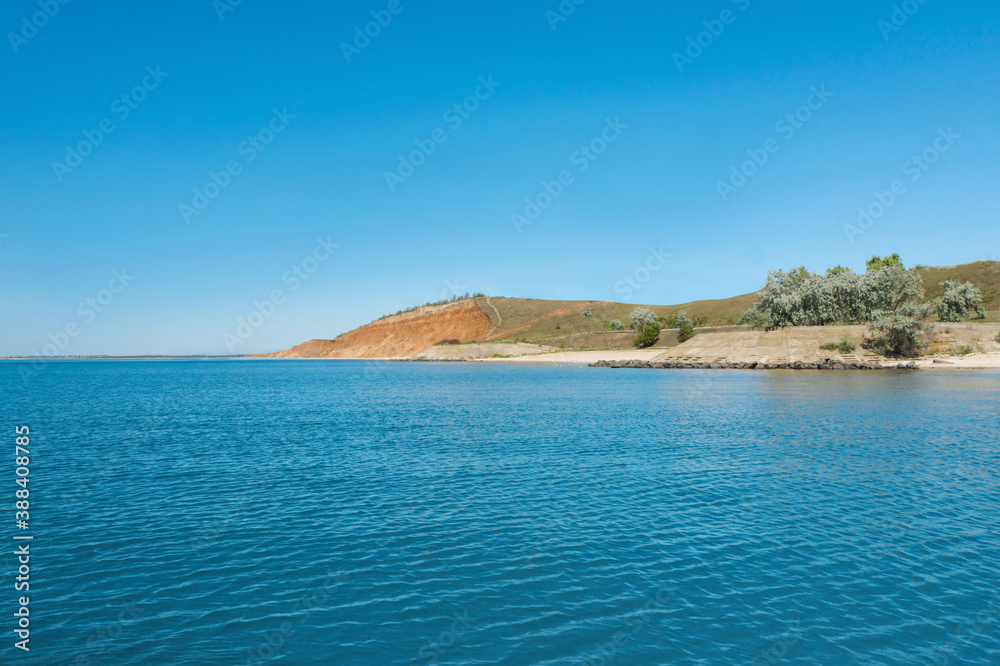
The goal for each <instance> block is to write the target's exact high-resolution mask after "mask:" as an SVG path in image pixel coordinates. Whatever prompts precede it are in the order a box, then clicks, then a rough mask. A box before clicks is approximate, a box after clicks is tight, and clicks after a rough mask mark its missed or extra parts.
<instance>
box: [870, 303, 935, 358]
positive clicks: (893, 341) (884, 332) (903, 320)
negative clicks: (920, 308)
mask: <svg viewBox="0 0 1000 666" xmlns="http://www.w3.org/2000/svg"><path fill="white" fill-rule="evenodd" d="M868 328H869V329H870V330H871V331H872V332H873V333H877V334H878V335H876V336H875V337H874V338H872V339H871V341H870V343H869V344H870V346H871V348H872V349H874V350H875V351H876V352H878V353H879V354H881V355H883V356H906V357H912V356H916V355H917V352H918V351H919V350H920V346H921V345H920V335H921V334H922V333H923V331H924V324H923V322H921V321H920V320H919V319H916V318H915V317H913V316H909V315H908V314H907V313H900V312H881V313H877V314H876V315H875V317H874V318H873V319H872V321H871V323H870V324H868Z"/></svg>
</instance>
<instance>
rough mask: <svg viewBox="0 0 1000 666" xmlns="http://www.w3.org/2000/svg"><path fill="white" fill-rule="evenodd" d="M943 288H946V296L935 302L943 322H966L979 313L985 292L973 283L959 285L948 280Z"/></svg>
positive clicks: (935, 307)
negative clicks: (975, 313)
mask: <svg viewBox="0 0 1000 666" xmlns="http://www.w3.org/2000/svg"><path fill="white" fill-rule="evenodd" d="M941 286H942V287H944V295H942V296H941V297H940V298H938V299H937V300H936V301H934V310H935V312H937V315H938V317H940V319H941V321H965V320H966V319H968V318H969V317H970V316H971V314H972V312H977V313H978V312H979V307H981V306H980V303H982V302H983V292H981V291H979V290H978V289H976V287H975V286H974V285H973V284H972V283H971V282H966V283H965V284H958V283H957V282H952V281H951V280H946V281H944V282H942V283H941ZM984 312H985V311H984Z"/></svg>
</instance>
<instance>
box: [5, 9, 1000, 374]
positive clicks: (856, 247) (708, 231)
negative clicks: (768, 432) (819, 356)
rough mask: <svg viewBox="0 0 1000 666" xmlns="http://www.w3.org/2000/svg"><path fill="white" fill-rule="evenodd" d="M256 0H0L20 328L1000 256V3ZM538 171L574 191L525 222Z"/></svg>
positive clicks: (568, 291) (201, 331) (269, 340)
mask: <svg viewBox="0 0 1000 666" xmlns="http://www.w3.org/2000/svg"><path fill="white" fill-rule="evenodd" d="M229 1H231V0H219V1H218V2H215V3H213V2H212V1H211V0H197V1H194V0H178V1H174V2H169V3H167V2H158V3H143V4H141V5H137V4H136V3H125V2H102V3H84V2H80V1H79V0H77V1H76V2H73V1H70V2H68V4H65V5H60V4H58V2H57V1H56V0H51V3H47V2H46V1H45V0H43V1H42V2H41V3H39V2H37V1H36V2H29V1H26V0H12V1H11V2H8V3H6V4H5V5H4V8H3V9H2V10H0V27H2V31H3V33H4V34H5V35H6V36H5V39H4V40H3V41H4V43H3V44H0V59H2V61H3V62H2V63H0V65H2V67H0V83H2V87H3V90H4V91H5V93H6V96H5V97H6V101H5V104H4V105H3V107H2V111H0V114H2V118H0V120H2V121H0V149H2V154H3V157H2V160H0V285H2V290H0V318H2V321H3V325H2V328H0V355H15V354H30V353H32V352H33V351H35V352H36V353H46V348H45V345H47V344H49V345H58V347H59V352H60V353H62V354H92V353H98V354H100V353H104V354H141V353H170V354H185V353H228V352H229V351H230V349H231V350H232V351H235V352H238V353H244V352H259V351H271V350H276V349H281V348H286V347H288V346H291V345H293V344H296V343H298V342H301V341H303V340H306V339H309V338H321V337H325V338H330V337H334V336H335V335H337V334H338V333H341V332H344V331H346V330H349V329H351V328H354V327H356V326H358V325H361V324H364V323H367V322H368V321H370V320H371V319H373V318H376V317H378V316H380V315H382V314H384V313H387V312H392V311H395V310H397V309H400V308H404V307H407V306H410V305H414V304H417V303H422V302H425V301H428V300H436V299H438V298H440V297H441V296H442V294H444V295H450V293H451V291H452V290H453V289H455V288H458V289H459V290H460V291H465V290H469V291H483V292H486V293H489V294H493V295H506V296H520V297H531V298H553V299H605V300H624V301H627V302H637V303H663V304H669V303H679V302H685V301H689V300H694V299H702V298H722V297H727V296H730V295H734V294H737V293H745V292H747V291H752V290H755V289H757V288H759V287H760V286H761V285H762V283H763V279H764V276H765V274H766V271H767V270H768V269H770V268H778V267H789V266H792V265H798V264H803V263H804V264H805V265H806V266H808V267H810V268H812V269H814V270H821V269H823V268H825V267H827V266H832V265H836V264H843V265H849V266H855V267H863V265H864V260H865V259H866V258H868V257H870V256H871V255H872V254H873V253H879V254H888V253H891V252H899V253H901V254H902V255H903V257H904V259H905V260H906V261H907V262H908V263H910V264H917V263H922V264H954V263H963V262H967V261H974V260H977V259H984V258H996V256H997V244H998V240H1000V230H998V229H1000V226H998V224H997V211H998V210H1000V188H997V187H996V183H997V182H998V181H1000V160H998V159H997V155H1000V135H998V127H1000V109H998V103H1000V89H998V88H1000V82H998V80H997V76H996V73H997V66H998V63H1000V35H998V28H1000V20H998V18H1000V16H998V14H1000V8H998V7H997V5H996V4H995V3H987V2H966V3H946V2H943V1H942V0H928V1H927V2H926V3H924V4H921V3H920V2H918V1H917V0H911V5H908V6H907V7H906V9H910V10H911V12H912V14H907V13H902V14H900V13H898V12H897V14H896V16H895V17H894V16H893V14H894V9H893V3H892V2H888V1H887V2H871V1H869V2H860V1H847V2H840V3H822V4H820V3H793V2H770V3H764V2H761V1H759V0H738V1H735V2H734V1H732V0H717V1H714V2H704V3H684V5H683V6H681V3H662V2H652V1H649V2H632V3H625V4H624V5H623V3H610V2H606V1H602V0H587V1H586V2H583V4H581V5H579V6H577V5H575V4H573V3H572V2H568V3H563V9H564V10H565V9H567V8H569V7H573V8H574V11H573V12H572V13H569V12H568V11H565V12H564V14H568V15H563V14H558V13H557V12H559V8H560V2H558V0H551V1H549V2H517V1H511V2H504V3H463V4H461V5H459V6H449V7H447V8H445V7H440V6H436V5H435V4H433V3H427V2H419V1H418V0H399V2H398V4H397V3H394V2H390V1H389V0H373V1H371V2H368V1H364V2H363V1H356V0H350V1H345V2H339V3H329V6H327V5H325V4H324V5H323V6H318V3H308V4H307V5H306V6H302V5H300V4H299V3H278V2H273V1H265V0H243V2H241V3H239V4H238V5H229V4H224V3H226V2H229ZM49 4H51V6H49ZM449 4H451V3H449ZM45 6H48V11H49V13H50V14H54V15H52V16H46V15H44V14H39V12H43V11H44V7H45ZM897 6H898V5H897ZM55 8H57V11H56V9H55ZM391 10H395V11H396V13H393V11H391ZM901 11H902V10H901ZM372 12H375V18H373V15H372ZM220 14H221V18H220ZM378 18H381V19H382V21H383V23H385V24H386V25H384V26H381V25H379V26H376V25H370V26H368V29H369V31H370V32H371V33H373V34H376V36H375V37H373V38H370V39H369V40H368V41H367V42H366V41H365V40H364V39H359V40H358V41H357V42H356V44H355V45H354V46H353V47H352V48H349V49H346V51H347V53H346V55H345V48H344V46H343V44H344V43H352V42H354V40H355V38H356V36H357V34H358V31H361V32H362V33H363V32H364V30H365V27H366V24H368V23H369V22H371V21H373V20H376V19H378ZM893 18H895V23H892V22H891V21H892V20H893ZM390 19H391V20H390ZM563 19H564V20H563ZM904 19H905V21H904ZM33 22H34V24H33ZM706 22H707V23H706ZM880 22H881V24H880ZM35 24H40V25H41V27H38V25H35ZM713 33H715V34H713ZM689 39H690V40H691V41H689ZM699 41H700V42H701V45H700V46H692V44H695V45H697V44H698V42H699ZM359 45H360V47H359ZM676 53H680V54H682V56H683V58H681V59H678V57H677V56H676V55H675V54H676ZM151 72H152V73H151ZM482 80H485V81H487V82H489V83H490V85H489V86H485V85H484V84H483V83H481V81H482ZM814 91H820V92H821V93H822V94H821V95H820V96H817V95H816V93H815V92H814ZM477 92H478V93H479V96H480V99H475V95H476V93H477ZM123 96H124V98H123ZM463 104H466V107H465V108H464V109H463V110H462V111H456V110H455V109H454V107H455V105H463ZM809 104H811V105H812V107H813V108H809ZM788 114H792V120H788V119H787V116H788ZM796 114H798V119H795V116H796ZM459 121H460V122H459ZM779 123H782V124H779ZM612 126H614V127H616V129H614V130H611V129H607V130H606V128H610V127H612ZM789 127H792V128H793V129H794V132H792V131H791V130H789ZM102 128H103V129H104V130H107V129H110V131H109V132H105V131H103V130H102ZM436 131H437V132H436ZM602 135H603V136H602ZM434 137H436V138H437V139H438V141H435V140H434ZM943 137H950V138H948V139H947V140H945V139H944V138H943ZM609 138H611V139H613V141H611V142H605V140H606V139H609ZM442 140H443V142H442ZM417 142H421V143H422V145H423V146H424V147H425V148H427V147H428V146H429V145H433V146H434V151H433V153H431V154H430V155H429V156H427V157H424V156H422V155H417V156H416V157H417V159H416V160H414V161H417V162H422V164H420V165H419V166H417V167H416V168H414V170H413V173H412V175H409V171H408V170H407V169H406V168H405V167H404V168H403V169H402V171H397V169H398V168H399V159H400V157H399V156H400V155H404V156H409V155H410V153H412V152H413V151H415V150H418V143H417ZM428 142H429V143H428ZM587 146H592V147H591V148H590V149H588V150H594V151H597V150H602V151H603V152H600V154H596V152H590V153H588V152H585V151H581V147H587ZM78 148H79V149H80V150H79V151H77V152H80V153H87V154H86V155H80V156H79V157H76V156H74V155H75V153H74V152H73V151H76V149H78ZM71 149H72V150H71ZM748 151H749V152H748ZM753 156H756V157H757V159H758V161H759V162H760V161H763V162H764V163H763V164H760V165H757V164H752V163H751V164H744V163H746V162H747V160H750V159H752V157H753ZM763 156H766V158H767V159H766V161H764V160H763ZM915 156H916V157H918V160H919V164H920V165H922V166H917V167H914V164H915V163H914V162H912V158H913V157H915ZM921 156H923V157H921ZM251 157H252V159H251ZM421 158H423V159H421ZM407 159H409V158H407ZM924 160H926V162H925V161H924ZM931 162H932V163H931ZM584 167H585V169H584ZM734 167H735V168H736V169H737V171H739V170H741V169H742V170H743V171H744V173H748V172H750V173H752V175H750V176H749V177H746V178H745V182H743V180H742V179H741V178H740V176H735V177H733V169H734ZM227 168H229V169H231V170H232V172H231V173H226V171H227ZM393 171H396V175H397V176H399V174H400V173H405V174H407V177H406V178H405V179H403V180H402V182H399V181H395V182H394V183H393V186H392V187H390V185H389V184H388V183H387V177H386V173H387V172H393ZM213 174H214V179H215V181H216V183H223V184H224V185H225V186H224V187H217V186H216V185H215V183H213ZM560 175H562V176H564V177H566V178H567V180H566V183H568V184H566V185H564V186H562V187H561V191H560V189H559V187H557V186H555V185H553V184H552V183H554V182H555V183H558V181H559V178H560ZM917 176H918V177H917ZM393 180H395V179H393ZM720 181H721V182H728V184H729V187H730V188H732V189H729V188H725V187H724V188H722V189H723V190H724V192H722V193H720ZM543 183H548V184H549V190H550V191H552V192H556V193H557V194H558V196H555V197H553V198H552V200H551V202H549V201H548V200H547V195H546V189H545V186H544V185H543ZM733 183H738V184H739V186H738V187H737V186H735V185H734V184H733ZM894 183H895V186H896V188H897V192H898V193H899V194H898V195H896V194H893V195H891V197H892V200H890V198H889V195H886V194H884V193H886V192H889V193H891V192H892V189H893V184H894ZM206 186H207V188H208V192H205V188H206ZM196 190H197V191H198V192H201V193H202V196H204V195H205V194H211V195H213V197H212V198H211V199H208V198H207V197H206V198H205V199H204V200H201V199H198V195H196ZM876 193H882V194H876ZM540 195H541V198H540V199H539V196H540ZM526 198H527V199H534V200H535V201H536V202H540V203H543V204H548V205H547V207H546V208H544V210H541V209H540V214H539V215H538V216H537V218H536V219H533V220H531V221H530V222H531V223H530V224H521V225H517V224H515V222H516V220H518V219H520V218H513V219H512V216H514V215H522V216H523V215H525V212H526V209H528V208H529V206H528V204H527V203H526V201H525V200H526ZM879 198H881V199H882V203H883V204H885V206H884V211H882V212H881V213H880V214H879V215H878V216H875V217H873V218H871V221H870V222H868V223H866V228H863V229H862V228H861V227H857V226H856V223H857V220H858V217H859V213H858V209H859V207H861V208H864V209H868V210H872V211H874V212H879V206H880V205H882V204H879V203H878V202H879ZM196 203H197V204H199V205H202V206H203V207H204V209H203V210H199V211H197V214H193V213H192V212H191V209H195V204H196ZM206 203H207V206H205V205H204V204H206ZM876 204H878V205H876ZM182 206H190V207H191V209H184V208H182ZM873 206H874V208H873ZM185 210H186V211H187V213H186V214H185ZM528 212H534V211H531V210H530V209H529V210H528ZM525 219H526V218H525ZM851 224H854V225H855V228H854V231H853V232H852V231H851V230H850V229H851V228H850V227H849V228H848V229H847V230H845V225H851ZM858 230H860V231H861V233H856V232H857V231H858ZM318 239H322V241H323V242H322V243H321V242H320V241H319V240H318ZM331 245H336V246H337V247H336V248H332V249H331ZM654 251H655V253H657V254H659V255H663V254H668V255H670V256H669V259H667V260H666V261H663V262H662V267H661V268H660V269H659V270H656V271H653V272H652V273H650V274H649V275H648V279H646V280H645V281H644V282H641V283H637V284H638V285H639V288H638V289H631V292H632V293H631V294H628V295H627V297H626V292H625V290H624V289H623V288H622V280H623V277H624V276H626V275H630V276H633V278H634V277H635V275H636V271H637V269H640V268H641V267H643V266H644V265H646V263H647V260H648V259H649V257H650V256H651V252H654ZM655 263H658V262H654V265H655ZM303 265H305V266H306V267H307V268H310V269H312V271H311V272H310V271H308V270H305V269H303V268H302V266H303ZM296 266H299V269H298V271H299V273H300V274H301V275H305V276H307V277H308V279H302V278H301V277H299V276H297V275H296V273H295V268H294V267H296ZM123 269H124V271H125V273H124V276H123V277H124V282H125V283H127V284H124V285H123V284H122V280H120V279H119V278H115V277H114V274H113V271H118V272H119V274H120V273H121V272H122V270H123ZM639 277H641V278H646V277H647V275H646V274H645V273H644V272H643V271H641V270H640V273H639ZM633 281H634V280H633ZM276 291H277V292H279V293H280V298H279V299H277V300H276V301H275V302H271V304H270V305H269V304H268V302H267V301H268V300H269V299H270V298H271V296H272V295H273V294H275V292H276ZM115 292H117V293H115ZM88 299H94V302H96V303H97V305H98V306H100V312H98V311H97V308H96V307H95V306H94V305H93V303H91V304H89V305H88ZM255 302H256V304H257V305H255ZM255 311H260V312H263V313H264V314H261V315H258V316H256V318H255V322H254V323H257V322H259V325H258V326H256V327H254V328H253V332H252V335H249V336H247V337H246V339H245V340H243V339H242V338H240V340H241V342H240V343H239V344H232V343H231V339H230V344H227V338H226V337H225V336H226V335H227V334H229V335H237V327H238V322H239V320H240V318H243V319H244V320H247V319H248V318H249V317H250V316H251V313H253V312H255ZM265 315H267V316H265ZM67 326H68V327H69V329H70V330H71V331H72V335H67V336H66V337H65V338H64V337H63V336H62V335H61V332H64V331H66V329H67ZM53 340H54V341H53ZM63 343H65V344H63ZM53 349H54V348H53V347H49V348H48V351H49V352H51V351H53Z"/></svg>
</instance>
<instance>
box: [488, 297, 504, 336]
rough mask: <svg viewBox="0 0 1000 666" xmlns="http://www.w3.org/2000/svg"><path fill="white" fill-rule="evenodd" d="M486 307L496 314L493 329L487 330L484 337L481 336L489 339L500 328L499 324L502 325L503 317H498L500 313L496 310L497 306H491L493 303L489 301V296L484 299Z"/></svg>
mask: <svg viewBox="0 0 1000 666" xmlns="http://www.w3.org/2000/svg"><path fill="white" fill-rule="evenodd" d="M486 305H488V306H490V309H491V310H493V312H495V313H496V315H497V323H496V325H495V326H494V327H493V328H491V329H490V330H489V332H488V333H487V334H486V335H484V336H483V338H489V337H490V336H492V335H493V334H494V333H495V332H496V330H497V329H498V328H500V324H502V323H503V317H501V316H500V311H499V310H497V306H495V305H493V303H492V302H491V301H490V297H489V296H487V297H486Z"/></svg>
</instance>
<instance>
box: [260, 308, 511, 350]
mask: <svg viewBox="0 0 1000 666" xmlns="http://www.w3.org/2000/svg"><path fill="white" fill-rule="evenodd" d="M492 327H493V326H492V323H491V321H490V318H489V316H488V315H487V314H486V313H485V312H483V311H482V310H481V309H480V308H479V306H478V305H476V302H475V301H472V300H468V301H458V302H456V303H448V304H447V305H433V306H428V307H423V308H419V309H417V310H414V311H413V312H406V313H403V314H400V315H393V316H391V317H386V318H385V319H380V320H378V321H375V322H372V323H371V324H368V325H367V326H362V327H361V328H358V329H355V330H353V331H351V332H349V333H345V334H343V335H341V336H340V337H339V338H337V339H336V340H310V341H309V342H304V343H302V344H301V345H297V346H295V347H292V348H291V349H288V350H285V351H281V352H276V353H274V354H268V356H269V357H270V358H411V357H413V356H416V355H417V354H419V353H420V352H422V351H424V350H425V349H428V348H429V347H432V346H433V345H435V344H437V343H439V342H443V341H445V340H458V341H460V342H465V341H467V340H481V339H482V338H483V337H484V336H485V335H486V334H487V333H488V332H489V330H490V329H491V328H492Z"/></svg>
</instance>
